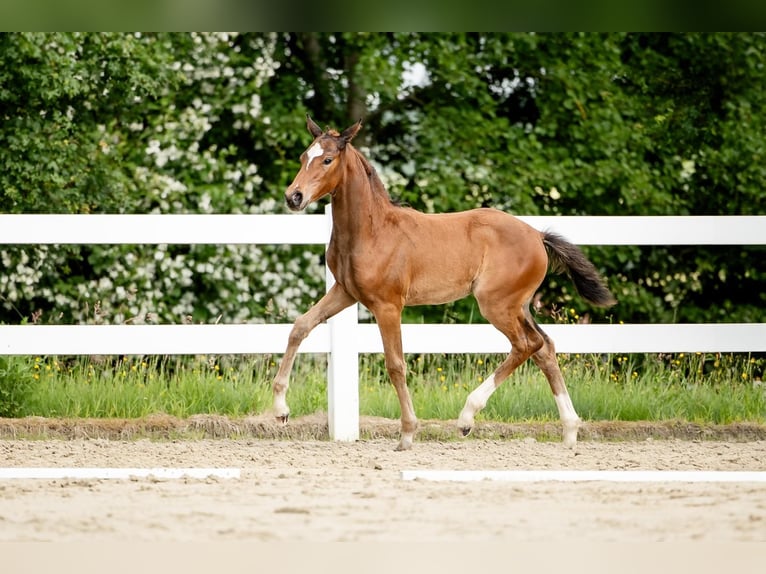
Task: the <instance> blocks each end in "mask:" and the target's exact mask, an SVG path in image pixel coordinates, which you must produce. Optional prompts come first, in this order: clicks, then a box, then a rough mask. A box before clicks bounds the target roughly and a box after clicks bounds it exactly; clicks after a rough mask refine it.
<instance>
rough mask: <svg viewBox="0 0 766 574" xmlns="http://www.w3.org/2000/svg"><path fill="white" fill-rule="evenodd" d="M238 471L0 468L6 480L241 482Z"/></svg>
mask: <svg viewBox="0 0 766 574" xmlns="http://www.w3.org/2000/svg"><path fill="white" fill-rule="evenodd" d="M239 476H240V469H238V468H79V467H72V468H55V467H7V468H0V480H2V479H38V478H40V479H49V480H50V479H66V478H76V479H131V478H149V477H152V478H158V479H177V478H239Z"/></svg>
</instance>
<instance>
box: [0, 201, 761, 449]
mask: <svg viewBox="0 0 766 574" xmlns="http://www.w3.org/2000/svg"><path fill="white" fill-rule="evenodd" d="M522 219H524V220H525V221H527V222H528V223H529V224H530V225H532V226H534V227H536V228H538V229H551V230H554V231H556V232H558V233H560V234H562V235H563V236H564V237H566V238H567V239H569V240H570V241H572V242H574V243H576V244H579V245H766V216H710V217H707V216H705V217H703V216H696V217H675V216H663V217H624V216H623V217H522ZM330 228H331V214H330V212H329V209H328V210H327V212H326V213H325V214H324V215H321V214H319V215H0V244H17V245H22V244H29V245H32V244H38V245H39V244H59V245H61V244H86V243H96V244H161V243H166V244H243V243H251V244H327V242H328V241H329V238H330ZM331 282H332V277H331V276H330V273H329V271H328V286H329V284H331ZM764 288H766V286H764ZM616 295H617V297H618V299H619V292H618V293H616ZM290 328H291V325H289V324H277V325H263V324H239V325H233V324H228V325H227V324H219V325H0V355H78V354H89V355H99V354H105V355H111V354H170V355H181V354H227V353H233V354H248V353H281V352H283V351H284V349H285V346H286V344H287V338H288V334H289V332H290ZM545 330H546V331H547V332H548V333H549V334H550V336H551V337H552V338H553V340H554V341H555V343H556V348H557V350H558V351H559V352H561V353H657V352H696V351H702V352H715V351H720V352H747V351H752V352H766V322H764V323H747V324H743V323H708V324H684V325H678V324H627V325H626V324H620V325H545ZM402 339H403V345H404V351H405V352H406V353H505V352H508V350H509V348H510V346H509V343H508V341H507V340H506V339H505V337H504V336H503V335H501V334H500V333H499V332H498V331H496V330H495V329H494V328H493V327H491V326H489V325H420V324H417V325H416V324H406V325H403V327H402ZM382 350H383V346H382V343H381V340H380V336H379V334H378V330H377V326H375V325H371V324H359V322H358V310H357V308H356V307H352V308H349V309H347V310H346V311H344V312H342V313H340V314H339V315H337V316H336V317H334V318H333V319H331V320H330V321H328V322H327V324H323V325H320V326H318V327H317V328H316V329H315V330H314V331H313V332H312V333H311V335H310V336H309V337H308V338H307V339H306V340H305V341H304V342H303V344H302V345H301V348H300V351H301V352H303V353H327V354H328V356H329V373H328V374H329V377H328V415H329V427H330V428H329V430H330V436H331V437H333V438H334V439H336V440H356V439H357V438H358V436H359V395H358V386H359V372H358V368H359V354H360V353H380V352H382Z"/></svg>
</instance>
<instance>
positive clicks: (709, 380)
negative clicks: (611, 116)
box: [0, 354, 766, 424]
mask: <svg viewBox="0 0 766 574" xmlns="http://www.w3.org/2000/svg"><path fill="white" fill-rule="evenodd" d="M502 358H503V357H501V356H493V355H487V356H476V355H463V356H445V355H424V356H419V357H415V356H409V357H408V366H409V377H408V384H409V387H410V391H411V393H412V397H413V402H414V404H415V410H416V412H417V414H418V417H419V418H421V419H446V420H451V419H455V418H456V417H457V416H458V413H459V412H460V409H461V408H462V407H463V404H464V402H465V398H466V396H467V395H468V393H469V392H470V391H471V390H472V389H473V388H475V387H476V386H477V385H478V384H479V383H480V382H481V381H482V380H484V378H486V376H488V375H489V373H491V372H492V370H493V369H494V368H495V367H496V366H497V365H498V364H499V362H500V361H501V360H502ZM278 359H279V357H270V356H253V357H241V356H222V357H212V356H210V357H151V358H144V359H142V358H125V359H120V360H118V359H111V358H110V359H104V358H100V359H96V358H92V359H91V358H87V357H77V358H66V359H65V358H58V357H10V358H7V359H6V367H7V368H6V369H5V370H0V391H1V390H3V389H10V388H18V389H22V391H23V392H22V391H19V392H16V393H15V394H14V395H13V396H14V397H15V398H14V400H15V403H14V404H15V409H14V412H13V416H28V415H36V416H43V417H67V418H70V417H71V418H100V417H114V418H138V417H143V416H146V415H149V414H153V413H166V414H169V415H173V416H177V417H181V418H184V417H188V416H190V415H193V414H199V413H206V414H221V415H228V416H232V417H237V416H243V415H246V414H251V413H262V412H265V411H267V410H268V409H269V408H270V407H271V379H272V378H273V376H274V374H275V372H276V369H277V361H278ZM560 363H561V366H562V371H563V373H564V376H565V379H566V381H567V385H568V387H569V391H570V394H571V396H572V400H573V402H574V404H575V407H576V409H577V410H578V412H579V414H580V416H581V417H582V418H583V419H585V420H628V421H630V420H647V421H658V420H669V419H674V420H686V421H689V422H708V423H719V424H724V423H731V422H741V421H749V422H758V423H764V422H766V385H763V384H761V382H760V380H761V377H762V373H763V369H764V366H765V365H766V359H764V358H762V357H761V358H756V357H750V356H743V355H718V354H705V355H702V354H697V355H686V356H685V355H683V354H679V355H619V356H617V355H602V356H594V355H583V356H579V355H577V356H568V355H562V356H560ZM6 394H7V393H6ZM359 395H360V397H359V398H360V412H361V414H362V415H373V416H381V417H386V418H392V419H396V418H398V417H399V403H398V401H397V399H396V394H395V393H394V391H393V389H392V387H391V385H390V383H389V382H388V377H387V375H386V372H385V368H384V366H383V359H382V357H381V356H379V355H370V356H363V357H362V359H361V361H360V384H359ZM2 396H3V394H2V393H0V402H2ZM20 397H21V398H20ZM288 403H289V405H290V407H291V411H292V414H293V415H294V416H301V415H305V414H310V413H314V412H317V411H326V409H327V398H326V361H325V359H324V357H321V356H311V355H299V356H298V359H297V361H296V365H295V369H294V373H293V378H292V384H291V387H290V391H289V393H288ZM1 406H2V405H0V407H1ZM0 414H2V413H0ZM479 418H480V419H484V420H496V421H511V422H513V421H556V420H558V412H557V410H556V406H555V403H554V401H553V398H552V396H551V393H550V390H549V388H548V384H547V382H546V381H545V378H544V377H543V376H542V374H541V372H540V371H539V370H538V369H537V368H536V367H535V366H534V364H532V363H530V362H528V363H526V364H524V365H522V367H521V368H519V369H518V370H517V372H516V373H514V375H513V376H512V377H511V378H510V379H509V380H508V381H506V382H505V383H504V384H503V385H501V386H500V387H499V388H498V390H497V391H496V392H495V394H494V395H493V396H492V398H491V399H490V401H489V403H488V405H487V407H486V408H485V409H484V411H482V413H481V414H480V415H479Z"/></svg>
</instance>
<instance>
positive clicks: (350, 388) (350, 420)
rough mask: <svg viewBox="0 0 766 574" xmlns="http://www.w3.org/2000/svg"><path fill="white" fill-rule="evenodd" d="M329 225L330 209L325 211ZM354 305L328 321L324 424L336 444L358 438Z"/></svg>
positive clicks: (329, 281) (329, 277) (356, 314)
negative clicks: (325, 412) (328, 345)
mask: <svg viewBox="0 0 766 574" xmlns="http://www.w3.org/2000/svg"><path fill="white" fill-rule="evenodd" d="M325 214H326V216H327V222H328V225H329V226H332V208H331V206H329V205H328V206H327V207H326V208H325ZM325 273H326V281H327V289H328V290H329V289H330V287H332V285H333V283H335V278H334V277H333V275H332V272H331V271H330V268H329V267H325ZM358 322H359V312H358V309H357V304H354V305H351V306H350V307H348V308H347V309H344V310H343V311H341V312H340V313H338V314H337V315H335V317H332V318H330V319H328V321H327V324H328V326H329V328H330V329H329V330H330V356H329V359H328V365H327V367H328V368H327V422H328V426H329V431H330V438H331V439H333V440H338V441H354V440H358V439H359V351H358V350H357V344H356V333H355V331H356V326H357V323H358Z"/></svg>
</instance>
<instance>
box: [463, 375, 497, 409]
mask: <svg viewBox="0 0 766 574" xmlns="http://www.w3.org/2000/svg"><path fill="white" fill-rule="evenodd" d="M495 388H496V387H495V375H494V374H492V375H490V376H489V377H487V379H486V380H485V381H484V382H483V383H482V384H480V385H479V386H478V387H476V388H475V389H474V390H473V392H472V393H471V394H470V395H468V404H470V405H471V407H472V408H473V409H474V414H476V412H477V411H480V410H481V409H483V408H484V407H485V406H486V405H487V401H488V400H489V397H491V396H492V393H494V392H495Z"/></svg>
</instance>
